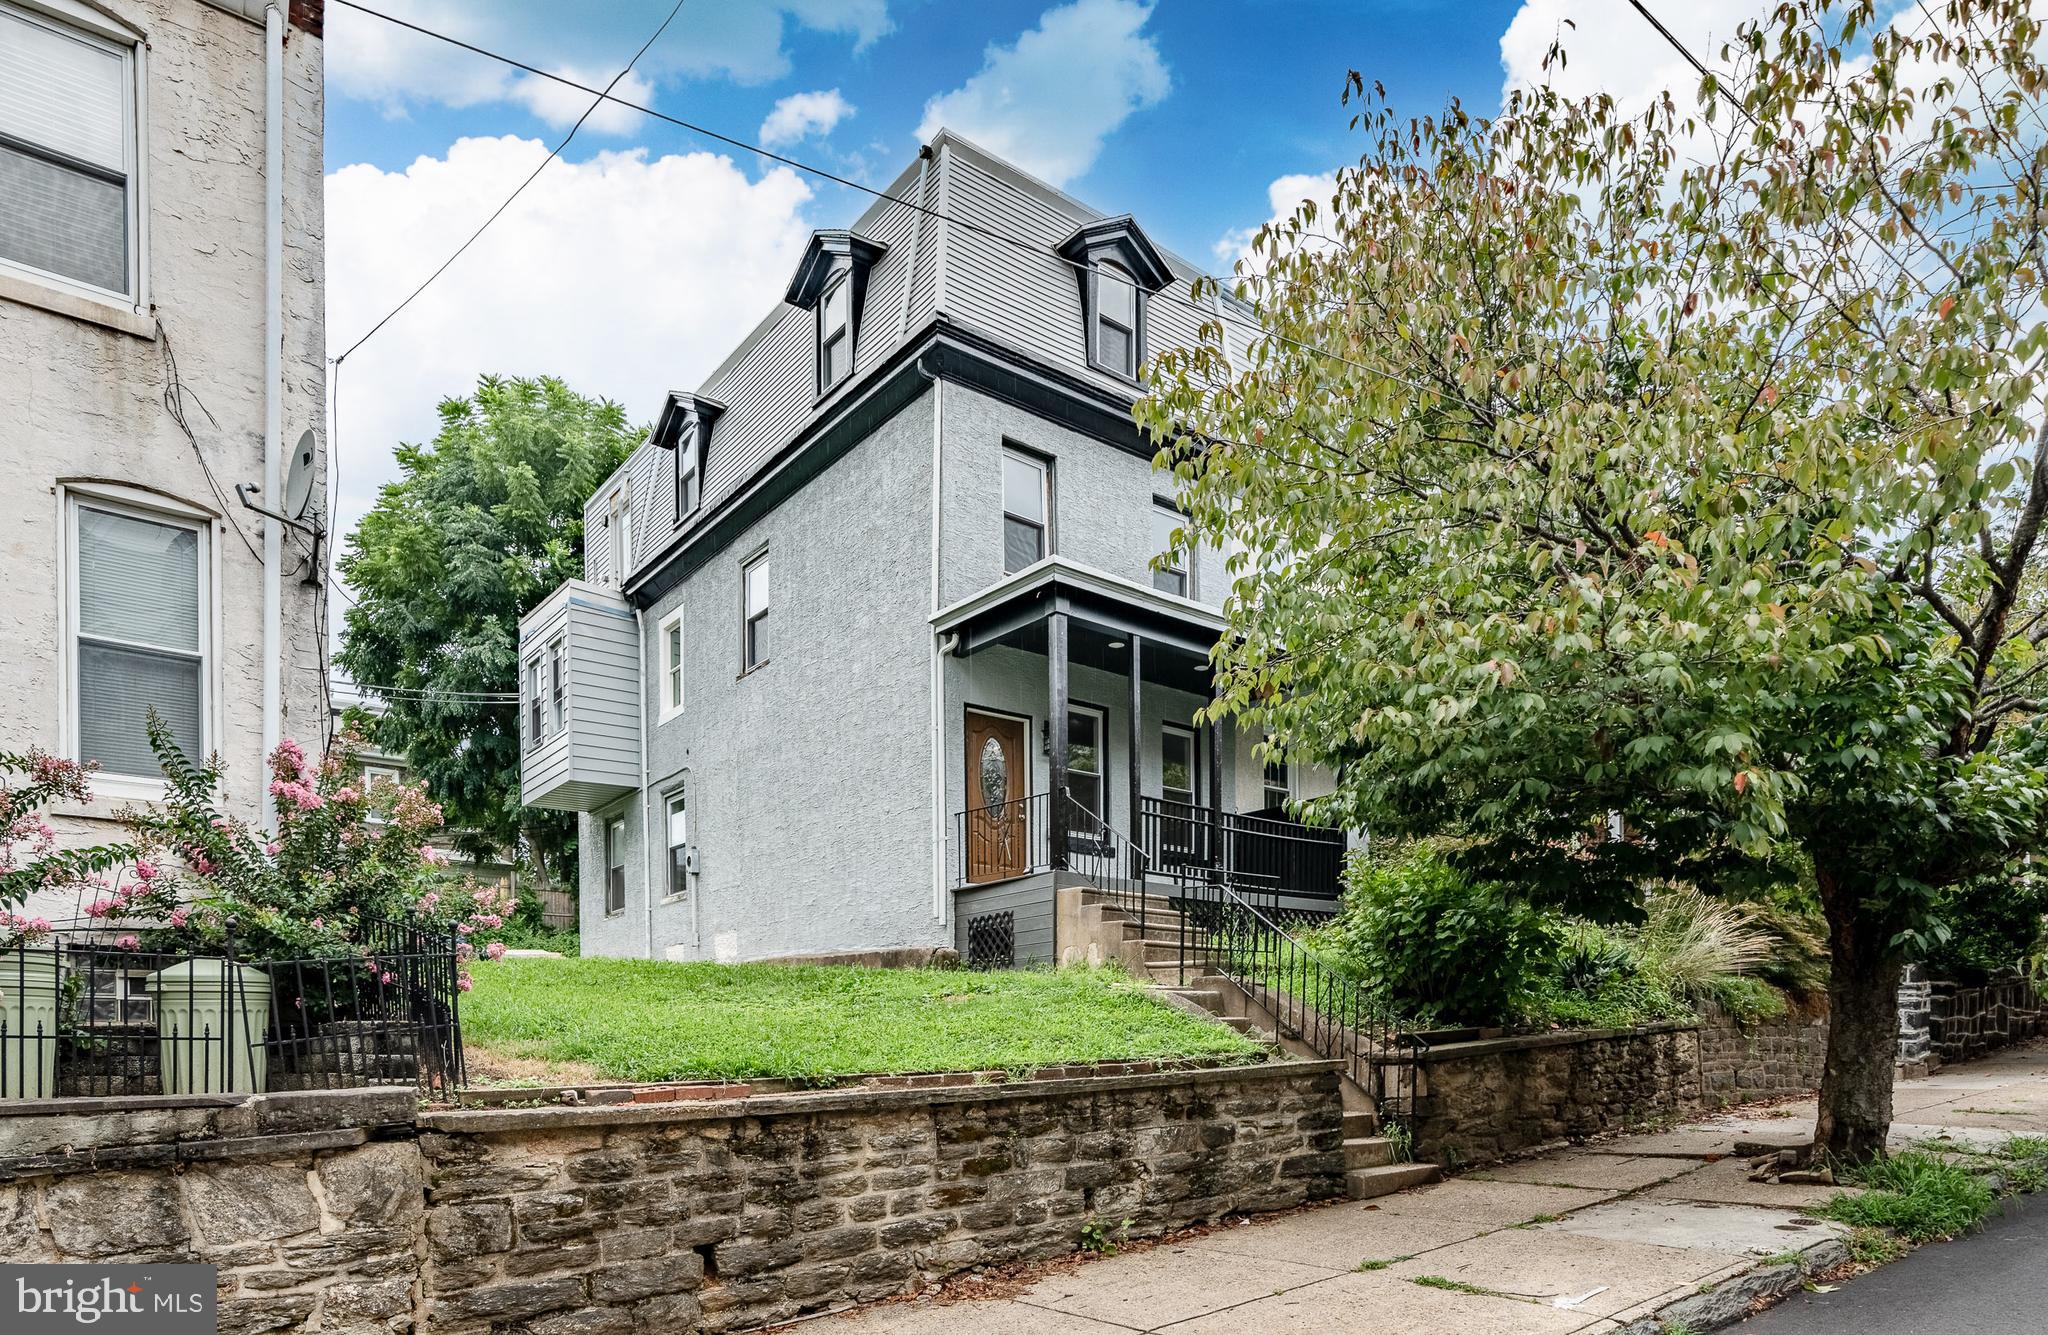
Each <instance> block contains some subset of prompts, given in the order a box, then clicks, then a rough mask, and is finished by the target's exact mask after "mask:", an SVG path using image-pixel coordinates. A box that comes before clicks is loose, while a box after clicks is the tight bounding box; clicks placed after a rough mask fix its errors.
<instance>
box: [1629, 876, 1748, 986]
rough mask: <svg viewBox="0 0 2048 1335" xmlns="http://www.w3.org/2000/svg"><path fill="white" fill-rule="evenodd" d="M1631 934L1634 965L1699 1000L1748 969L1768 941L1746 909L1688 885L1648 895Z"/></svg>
mask: <svg viewBox="0 0 2048 1335" xmlns="http://www.w3.org/2000/svg"><path fill="white" fill-rule="evenodd" d="M1646 908H1647V915H1646V916H1645V918H1644V920H1643V925H1642V926H1641V927H1639V928H1637V929H1636V931H1635V934H1634V940H1635V952H1636V960H1637V963H1638V965H1639V966H1640V967H1641V969H1642V970H1643V972H1644V973H1646V974H1649V975H1651V976H1653V977H1655V978H1656V979H1658V980H1659V981H1660V982H1662V983H1664V984H1665V985H1666V986H1667V987H1669V988H1670V989H1671V990H1672V991H1674V992H1676V993H1678V994H1679V995H1680V996H1684V997H1689V998H1692V999H1694V1000H1703V999H1705V998H1706V997H1708V996H1711V995H1712V994H1713V991H1714V988H1715V987H1716V986H1717V985H1718V984H1719V983H1720V982H1721V981H1722V980H1724V979H1727V978H1730V977H1733V976H1736V975H1740V974H1745V973H1749V972H1751V971H1752V970H1754V969H1755V968H1756V967H1757V966H1758V965H1760V964H1762V963H1763V962H1764V960H1765V959H1766V958H1768V957H1769V955H1770V942H1769V940H1768V939H1767V937H1766V936H1765V934H1764V932H1763V931H1762V930H1761V929H1759V928H1757V927H1756V926H1755V925H1753V924H1752V923H1751V922H1750V920H1749V916H1748V914H1746V913H1745V912H1744V911H1743V910H1742V909H1740V908H1737V907H1735V906H1734V905H1732V904H1724V903H1722V902H1721V901H1719V900H1714V899H1708V898H1707V897H1706V896H1705V895H1703V894H1701V893H1700V892H1699V891H1698V890H1694V889H1691V888H1685V889H1667V890H1663V891H1661V892H1659V893H1657V894H1655V895H1652V896H1651V897H1650V900H1649V903H1648V904H1647V905H1646Z"/></svg>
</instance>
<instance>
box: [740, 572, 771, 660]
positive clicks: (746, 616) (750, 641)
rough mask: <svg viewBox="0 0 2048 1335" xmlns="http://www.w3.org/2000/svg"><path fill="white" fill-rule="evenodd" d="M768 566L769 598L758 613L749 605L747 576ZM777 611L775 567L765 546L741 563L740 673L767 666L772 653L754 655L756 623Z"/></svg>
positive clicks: (769, 617)
mask: <svg viewBox="0 0 2048 1335" xmlns="http://www.w3.org/2000/svg"><path fill="white" fill-rule="evenodd" d="M756 566H767V567H768V598H767V601H766V602H765V603H763V604H762V606H761V610H760V612H759V613H758V614H755V613H752V612H751V611H750V609H749V607H748V605H747V577H748V576H749V575H751V574H753V573H754V567H756ZM774 612H775V567H774V566H772V565H769V563H768V549H767V548H766V547H763V548H762V549H761V550H760V551H758V552H755V553H754V554H753V555H752V556H750V557H748V558H747V559H746V560H745V561H742V562H741V563H740V675H741V676H742V677H744V676H746V675H747V674H748V673H749V672H754V671H757V670H759V669H761V668H764V667H767V666H768V663H769V660H770V657H771V655H768V654H763V655H762V656H761V657H759V658H755V657H754V623H755V622H756V621H763V622H765V621H768V620H770V619H771V618H772V617H773V615H774Z"/></svg>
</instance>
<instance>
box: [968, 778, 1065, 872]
mask: <svg viewBox="0 0 2048 1335" xmlns="http://www.w3.org/2000/svg"><path fill="white" fill-rule="evenodd" d="M953 846H954V847H955V848H957V849H959V850H960V873H959V875H960V884H962V885H978V884H980V883H982V882H984V881H1000V880H1004V879H1006V878H1008V877H1011V876H1029V875H1031V874H1032V873H1033V872H1041V871H1045V870H1047V869H1048V868H1050V867H1051V866H1052V797H1051V795H1050V794H1047V793H1033V794H1032V795H1031V796H1029V797H1017V798H1012V799H1010V800H1009V801H1006V802H992V803H989V804H988V805H986V806H979V807H969V808H968V809H967V810H965V811H962V812H959V813H958V814H956V815H955V816H954V817H953Z"/></svg>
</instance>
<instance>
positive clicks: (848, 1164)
mask: <svg viewBox="0 0 2048 1335" xmlns="http://www.w3.org/2000/svg"><path fill="white" fill-rule="evenodd" d="M1342 1134H1343V1133H1342V1107H1341V1103H1340V1100H1339V1095H1338V1085H1337V1072H1336V1067H1335V1066H1334V1064H1330V1063H1308V1062H1298V1063H1273V1064H1269V1065H1264V1066H1256V1067H1241V1068H1227V1069H1214V1070H1194V1071H1172V1072H1160V1073H1155V1074H1147V1075H1125V1076H1114V1077H1096V1078H1090V1079H1066V1080H1036V1081H1029V1082H1019V1083H1017V1084H1014V1085H1001V1084H997V1085H977V1086H970V1087H964V1088H958V1087H956V1088H939V1089H881V1090H872V1089H871V1090H855V1091H845V1092H825V1093H810V1094H784V1095H773V1096H765V1097H764V1096H756V1097H753V1098H747V1099H726V1100H697V1101H688V1102H664V1103H654V1104H642V1103H621V1104H614V1105H606V1106H596V1107H548V1108H504V1109H491V1110H462V1111H446V1112H420V1111H418V1110H417V1107H416V1104H415V1102H414V1096H413V1094H412V1092H411V1091H409V1090H407V1091H385V1090H348V1091H337V1092H333V1093H300V1094H271V1095H263V1096H255V1097H242V1096H221V1097H213V1098H183V1099H149V1100H140V1099H106V1100H93V1101H86V1100H78V1101H66V1100H52V1101H48V1102H44V1103H40V1104H31V1103H15V1104H0V1260H4V1261H13V1262H25V1261H87V1260H92V1261H102V1260H137V1261H156V1262H167V1261H198V1262H210V1263H212V1264H214V1265H217V1266H219V1267H220V1276H221V1281H220V1282H221V1330H222V1331H223V1332H226V1333H227V1335H240V1333H241V1332H255V1331H277V1330H300V1329H306V1330H318V1331H320V1332H322V1335H331V1333H333V1332H365V1333H367V1332H371V1331H379V1332H390V1331H397V1330H408V1329H411V1330H421V1331H427V1330H432V1331H448V1332H460V1333H461V1335H469V1333H470V1332H475V1333H476V1335H482V1333H483V1332H486V1331H492V1330H499V1331H517V1332H520V1333H521V1335H610V1333H612V1332H619V1333H621V1335H623V1332H627V1331H634V1330H655V1329H658V1330H663V1331H670V1332H676V1333H677V1335H682V1333H683V1332H692V1331H723V1330H734V1329H742V1328H746V1327H752V1326H757V1325H762V1324H765V1323H768V1322H771V1321H780V1320H785V1319H788V1318H792V1317H797V1316H801V1315H804V1314H806V1313H811V1312H817V1311H820V1310H824V1309H827V1308H831V1307H836V1306H840V1305H843V1304H846V1303H850V1302H857V1301H863V1300H869V1299H874V1298H881V1297H886V1296H889V1295H891V1294H896V1293H902V1292H907V1291H910V1290H914V1289H917V1288H919V1287H922V1286H923V1285H925V1284H928V1283H930V1282H932V1281H934V1280H936V1279H939V1278H941V1277H943V1276H946V1275H949V1274H953V1273H956V1272H958V1271H960V1270H963V1269H966V1268H968V1267H972V1266H977V1265H988V1264H998V1263H1002V1262H1008V1261H1026V1260H1034V1259H1043V1258H1049V1257H1054V1256H1060V1255H1064V1254H1067V1253H1069V1252H1072V1251H1074V1250H1076V1249H1077V1248H1078V1247H1079V1245H1080V1243H1081V1239H1082V1234H1083V1229H1084V1228H1085V1227H1088V1226H1090V1225H1095V1226H1098V1227H1100V1228H1101V1229H1102V1230H1103V1231H1105V1232H1106V1233H1108V1234H1109V1235H1111V1236H1115V1235H1117V1234H1119V1233H1123V1232H1126V1231H1127V1232H1128V1234H1129V1235H1130V1236H1134V1237H1141V1236H1147V1235H1152V1234H1157V1233H1161V1232H1165V1231H1168V1230H1171V1229H1176V1228H1182V1227H1186V1226H1188V1225H1190V1224H1195V1223H1200V1222H1203V1221H1207V1220H1213V1219H1216V1218H1219V1217H1221V1216H1224V1215H1227V1214H1234V1213H1250V1212H1256V1211H1263V1210H1275V1209H1284V1208H1287V1207H1289V1206H1293V1205H1298V1204H1301V1203H1303V1202H1305V1201H1310V1200H1320V1199H1325V1198H1330V1197H1335V1196H1339V1195H1341V1194H1342V1193H1343V1188H1344V1177H1343V1167H1344V1166H1343V1153H1342V1149H1341V1142H1342Z"/></svg>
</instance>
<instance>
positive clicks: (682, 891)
mask: <svg viewBox="0 0 2048 1335" xmlns="http://www.w3.org/2000/svg"><path fill="white" fill-rule="evenodd" d="M678 807H680V808H681V809H682V817H683V841H682V843H681V844H680V845H678V844H677V843H676V809H677V808H678ZM661 846H662V847H663V848H664V849H665V850H667V853H668V856H667V858H666V859H665V860H664V861H663V862H662V872H661V875H662V881H661V899H662V902H663V903H664V904H673V903H675V902H676V901H677V900H680V899H686V898H688V897H689V894H690V873H689V872H688V870H685V871H684V872H683V883H682V885H681V887H680V888H678V887H677V885H676V849H677V848H678V847H681V848H683V849H684V850H685V853H684V858H685V861H687V859H688V852H687V850H688V849H689V847H690V800H689V789H688V787H687V786H679V787H677V788H674V789H672V790H670V791H669V792H668V793H666V794H664V795H663V796H662V799H661Z"/></svg>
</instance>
